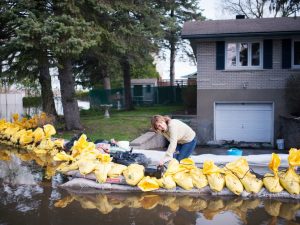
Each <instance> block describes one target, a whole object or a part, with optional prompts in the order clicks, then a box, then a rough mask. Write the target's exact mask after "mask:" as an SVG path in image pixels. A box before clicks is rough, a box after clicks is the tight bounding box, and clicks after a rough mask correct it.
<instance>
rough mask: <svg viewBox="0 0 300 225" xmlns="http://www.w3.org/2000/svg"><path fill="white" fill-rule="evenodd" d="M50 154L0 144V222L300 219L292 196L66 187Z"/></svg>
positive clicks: (56, 224) (53, 224)
mask: <svg viewBox="0 0 300 225" xmlns="http://www.w3.org/2000/svg"><path fill="white" fill-rule="evenodd" d="M0 148H1V146H0ZM48 157H50V156H47V155H38V154H35V153H30V152H29V153H28V152H25V151H21V150H17V149H14V148H6V149H2V150H0V225H4V224H9V225H17V224H18V225H19V224H30V225H33V224H43V225H48V224H49V225H50V224H51V225H65V224H72V225H77V224H78V225H79V224H80V225H81V224H89V225H90V224H97V225H98V224H107V225H113V224H122V225H126V224H128V225H129V224H130V225H132V224H143V225H146V224H149V225H150V224H151V225H153V224H168V225H172V224H176V225H177V224H178V225H179V224H180V225H182V224H184V225H187V224H201V225H203V224H214V225H216V224H220V225H221V224H222V225H223V224H233V225H234V224H250V225H251V224H253V225H258V224H266V225H267V224H268V225H271V224H289V225H292V224H300V223H299V222H300V213H299V208H300V201H296V200H291V199H280V200H279V199H257V198H250V199H245V198H242V197H232V196H223V197H216V196H201V197H199V196H189V195H174V194H155V193H113V192H107V191H106V192H104V191H103V192H101V193H100V191H99V193H97V194H94V193H86V192H85V193H79V192H73V191H71V190H68V191H67V190H64V189H61V188H59V184H61V183H63V182H64V181H65V180H64V179H65V178H64V177H63V176H60V175H55V176H54V177H52V179H51V180H50V179H47V176H46V175H47V174H48V173H51V171H53V170H55V166H56V165H52V164H51V163H49V162H50V160H49V159H48ZM47 171H48V172H47Z"/></svg>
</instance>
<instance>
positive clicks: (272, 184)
mask: <svg viewBox="0 0 300 225" xmlns="http://www.w3.org/2000/svg"><path fill="white" fill-rule="evenodd" d="M263 183H264V186H265V188H266V189H267V190H268V191H269V192H272V193H278V192H281V191H283V187H282V186H281V185H280V181H279V177H278V176H276V177H275V176H274V175H273V174H271V173H266V174H265V176H264V178H263Z"/></svg>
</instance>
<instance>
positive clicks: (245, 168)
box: [225, 157, 263, 193]
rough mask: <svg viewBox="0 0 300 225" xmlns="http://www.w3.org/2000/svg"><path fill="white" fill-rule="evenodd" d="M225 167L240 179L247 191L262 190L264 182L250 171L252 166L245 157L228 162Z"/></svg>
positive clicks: (256, 191)
mask: <svg viewBox="0 0 300 225" xmlns="http://www.w3.org/2000/svg"><path fill="white" fill-rule="evenodd" d="M225 167H226V169H227V170H229V171H231V172H232V173H233V174H234V175H236V176H237V177H238V178H239V179H240V181H241V183H242V184H243V186H244V188H245V190H246V191H247V192H250V193H258V192H259V191H260V190H261V188H262V186H263V182H262V181H261V180H259V179H257V178H256V176H255V175H254V174H251V173H250V172H249V170H250V168H249V165H248V162H247V160H246V159H245V158H243V157H241V158H239V159H238V160H236V161H234V162H230V163H227V164H226V166H225Z"/></svg>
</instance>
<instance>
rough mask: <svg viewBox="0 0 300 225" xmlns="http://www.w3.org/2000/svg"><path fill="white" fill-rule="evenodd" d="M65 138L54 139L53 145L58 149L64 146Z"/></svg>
mask: <svg viewBox="0 0 300 225" xmlns="http://www.w3.org/2000/svg"><path fill="white" fill-rule="evenodd" d="M64 144H65V140H64V139H62V138H59V139H56V140H54V145H55V146H56V147H58V148H60V149H63V148H64Z"/></svg>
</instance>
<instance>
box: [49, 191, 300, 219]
mask: <svg viewBox="0 0 300 225" xmlns="http://www.w3.org/2000/svg"><path fill="white" fill-rule="evenodd" d="M75 204H79V205H80V207H81V208H82V209H83V210H95V211H97V212H99V213H100V214H110V213H113V211H118V210H120V209H122V208H129V209H144V210H150V211H151V210H152V211H155V212H156V213H157V217H159V218H160V219H161V220H165V221H167V222H170V221H172V220H173V219H174V218H176V217H177V216H180V215H181V214H182V212H183V211H185V213H188V214H190V215H191V217H189V218H190V219H191V221H186V222H187V223H185V224H196V219H197V221H198V222H199V218H201V220H203V221H205V220H209V221H214V219H215V218H216V217H218V216H219V215H223V214H226V213H227V216H230V217H232V218H235V219H236V224H257V223H256V222H255V223H252V221H256V220H260V219H265V222H266V224H276V223H274V221H277V222H278V220H282V219H283V220H286V222H287V221H294V222H296V221H299V219H300V218H299V216H300V215H298V214H297V213H298V210H299V209H300V203H299V202H298V201H294V202H290V201H287V200H281V201H279V200H271V199H265V200H260V199H243V198H239V197H235V198H228V197H227V198H226V197H212V196H203V197H195V196H174V195H161V194H160V195H158V194H146V193H141V194H137V193H135V194H125V193H101V194H75V193H69V195H67V196H65V197H64V198H62V199H59V200H58V201H56V202H55V203H54V206H55V207H57V208H66V207H70V206H71V205H75ZM194 213H197V214H194ZM177 214H178V215H177ZM192 215H193V216H192ZM195 215H197V216H196V217H195ZM250 215H251V216H250ZM253 218H256V219H253ZM173 222H174V221H173ZM173 222H172V223H168V224H173ZM188 222H189V223H188ZM198 222H197V223H198ZM222 222H224V221H222ZM261 222H262V221H261ZM261 222H260V223H261ZM174 224H175V223H174ZM201 224H202V222H201ZM293 224H295V223H293Z"/></svg>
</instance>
